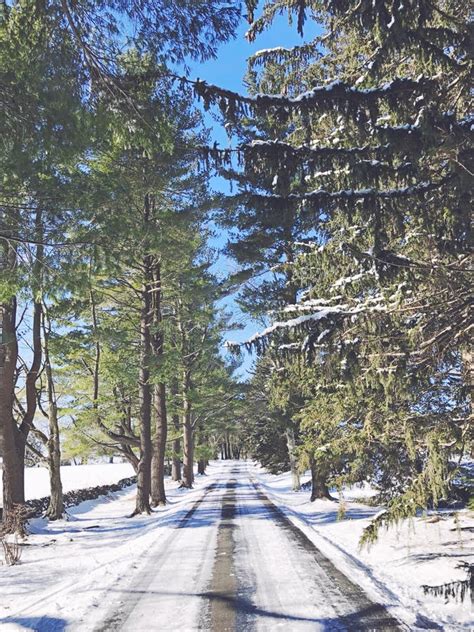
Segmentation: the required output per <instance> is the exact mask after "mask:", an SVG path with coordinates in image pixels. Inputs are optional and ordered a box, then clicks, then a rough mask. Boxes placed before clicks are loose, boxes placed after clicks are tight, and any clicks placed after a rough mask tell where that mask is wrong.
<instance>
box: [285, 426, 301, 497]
mask: <svg viewBox="0 0 474 632" xmlns="http://www.w3.org/2000/svg"><path fill="white" fill-rule="evenodd" d="M286 444H287V447H288V456H289V458H290V468H291V486H292V489H293V491H294V492H297V491H299V490H300V489H301V481H300V473H299V470H298V460H297V458H296V441H295V432H294V430H293V428H288V429H287V431H286Z"/></svg>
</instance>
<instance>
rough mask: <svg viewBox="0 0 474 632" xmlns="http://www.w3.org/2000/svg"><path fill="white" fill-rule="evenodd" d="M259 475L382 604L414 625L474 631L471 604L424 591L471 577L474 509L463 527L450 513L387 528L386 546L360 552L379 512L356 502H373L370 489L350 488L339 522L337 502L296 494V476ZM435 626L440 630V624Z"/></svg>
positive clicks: (463, 515)
mask: <svg viewBox="0 0 474 632" xmlns="http://www.w3.org/2000/svg"><path fill="white" fill-rule="evenodd" d="M254 477H255V479H256V480H257V481H258V482H259V483H260V485H261V486H262V487H263V489H264V490H265V493H266V494H267V495H268V496H269V497H270V498H271V499H272V500H273V502H274V503H275V504H277V505H278V506H279V507H280V508H281V509H282V510H283V511H284V512H285V514H286V515H287V516H288V517H289V518H290V520H291V521H292V522H293V523H294V524H296V525H297V526H298V527H300V528H301V530H302V531H304V533H305V534H306V535H307V536H308V537H309V538H310V539H311V540H312V541H313V542H314V544H315V545H316V546H317V547H318V548H319V549H320V550H321V551H322V552H323V553H324V554H325V555H326V556H327V557H329V558H330V559H331V560H332V561H333V562H334V563H335V564H336V566H338V567H339V569H340V570H342V571H343V572H345V574H346V575H348V576H349V577H351V578H352V579H356V580H357V581H358V582H359V583H360V585H362V586H363V587H364V588H365V589H366V591H367V592H368V593H369V594H372V595H374V597H376V598H378V599H379V601H380V602H382V603H384V602H385V603H388V602H389V601H391V602H393V601H394V599H395V601H396V602H398V604H399V607H400V612H402V611H405V614H403V613H402V615H403V619H404V620H405V621H407V619H408V622H409V623H410V624H411V625H412V626H417V627H418V626H419V627H421V628H423V627H425V626H428V629H439V630H453V631H454V630H471V631H472V630H474V617H473V611H472V607H471V604H470V603H467V602H466V601H465V603H464V604H459V603H453V602H450V603H447V604H446V603H445V602H444V599H443V598H442V597H432V596H428V595H425V594H424V592H423V590H422V588H421V586H422V585H424V584H425V585H439V584H443V583H445V582H450V581H455V580H459V579H466V572H465V571H464V570H461V569H457V568H456V566H457V564H458V563H459V562H460V561H467V562H471V563H474V512H472V511H471V512H469V511H467V510H463V511H460V512H458V514H457V524H456V522H455V518H454V515H453V514H452V513H449V512H446V513H445V514H441V519H440V520H438V519H437V518H434V517H433V516H428V517H426V518H423V517H419V518H414V519H413V520H406V521H403V522H402V523H400V524H399V525H398V526H396V527H392V528H390V529H389V530H388V531H382V532H381V537H380V542H379V543H377V544H375V545H373V546H372V547H371V548H370V549H368V550H367V549H364V550H362V551H361V550H359V545H358V543H359V539H360V536H361V534H362V531H363V529H364V527H366V526H367V525H368V524H369V522H370V519H371V518H372V517H373V516H375V515H376V514H377V513H378V511H379V509H377V508H374V507H369V506H367V505H363V504H361V503H360V502H357V501H358V500H360V499H361V498H363V497H367V496H368V495H369V494H370V489H367V488H366V489H359V488H354V489H351V490H346V492H345V493H344V501H345V504H346V507H347V511H346V514H345V518H344V519H343V520H339V521H338V519H337V514H338V503H337V502H332V501H330V500H317V501H315V502H312V503H311V502H310V501H309V496H310V492H309V491H300V492H293V491H291V478H290V475H289V474H282V475H280V476H273V475H271V474H268V473H265V471H264V470H263V469H261V468H255V470H254ZM302 480H303V481H305V480H307V478H306V477H303V478H302ZM335 496H337V494H335ZM468 600H469V598H468ZM400 612H399V613H398V614H400ZM429 622H431V623H429ZM433 622H436V623H437V624H438V626H439V627H438V628H435V627H433V625H432V624H433ZM425 629H426V627H425Z"/></svg>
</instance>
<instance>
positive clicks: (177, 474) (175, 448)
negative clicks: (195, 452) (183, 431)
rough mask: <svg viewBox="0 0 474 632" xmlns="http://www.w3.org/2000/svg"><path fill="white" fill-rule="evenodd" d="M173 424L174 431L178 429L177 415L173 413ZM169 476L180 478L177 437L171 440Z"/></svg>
mask: <svg viewBox="0 0 474 632" xmlns="http://www.w3.org/2000/svg"><path fill="white" fill-rule="evenodd" d="M173 426H174V429H175V432H179V431H180V427H179V416H178V415H173ZM171 478H172V480H173V481H180V480H181V440H180V439H179V438H178V439H175V440H174V441H173V462H172V465H171Z"/></svg>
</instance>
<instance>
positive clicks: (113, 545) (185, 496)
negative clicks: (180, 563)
mask: <svg viewBox="0 0 474 632" xmlns="http://www.w3.org/2000/svg"><path fill="white" fill-rule="evenodd" d="M91 467H93V466H91ZM105 467H110V466H109V465H107V466H106V465H103V466H99V467H98V468H97V470H92V471H93V472H95V471H97V472H101V471H102V472H103V471H104V470H105ZM71 469H72V468H71ZM74 469H75V470H77V471H78V472H80V471H81V469H82V468H80V467H78V466H77V467H75V468H74ZM221 469H222V464H220V463H211V465H210V466H209V470H208V472H209V475H208V476H205V477H197V479H196V484H195V489H193V490H180V489H178V483H174V482H172V481H170V480H167V481H166V487H167V493H168V500H169V503H168V505H167V506H166V507H162V508H159V509H157V510H155V511H154V512H153V514H152V515H150V516H138V517H135V518H133V519H129V518H127V516H128V515H129V514H130V513H131V512H132V511H133V508H134V496H135V489H134V488H129V489H125V490H123V491H121V492H118V493H115V494H110V495H109V496H107V497H102V498H99V499H97V500H92V501H86V502H83V503H81V504H80V505H78V506H77V507H72V508H70V509H68V513H69V519H68V520H61V521H57V522H50V523H48V522H47V521H46V520H43V519H35V520H32V521H31V523H30V532H31V535H30V536H29V537H28V539H27V541H26V543H25V544H26V545H25V546H24V547H22V548H23V551H22V557H21V563H20V564H19V565H17V566H12V567H6V566H0V595H1V598H0V628H1V630H2V632H3V630H5V631H11V630H15V631H17V630H25V629H28V630H41V631H45V632H46V631H47V632H59V631H61V632H62V631H63V630H65V629H67V630H81V631H83V630H93V629H94V626H95V625H96V624H97V623H98V622H99V621H101V619H102V618H103V616H104V612H106V611H107V608H108V605H109V603H110V596H109V595H108V592H109V591H110V592H111V593H112V594H113V593H114V589H115V587H116V586H117V583H118V582H120V581H121V580H122V581H124V579H126V578H127V577H132V574H133V572H134V571H133V569H134V568H137V567H139V566H140V564H139V563H137V564H135V562H137V560H138V561H139V562H140V561H143V560H141V556H145V555H148V553H149V551H151V550H153V549H154V547H159V546H163V545H164V544H166V541H167V539H168V537H170V535H171V534H172V532H173V531H174V529H175V528H176V525H177V524H178V523H179V521H180V520H182V519H183V517H184V516H185V515H186V514H187V512H188V511H189V510H190V508H191V507H192V505H193V504H194V503H195V502H196V500H198V499H199V498H200V497H201V496H202V495H203V493H204V488H205V487H207V486H208V485H210V484H211V483H212V482H214V481H215V480H216V479H218V478H219V473H220V471H221ZM111 470H115V471H116V472H118V471H119V470H120V468H116V467H115V468H114V467H113V466H112V467H111ZM107 471H108V470H107ZM122 475H123V470H121V471H120V474H119V475H118V476H119V478H120V477H123V476H122ZM115 479H116V477H115V478H114V480H115ZM84 480H89V481H91V482H92V478H91V477H90V472H89V473H87V474H86V473H84V478H82V479H81V481H84ZM94 480H95V481H97V482H96V484H97V483H100V482H103V480H104V479H103V478H101V479H100V481H99V480H98V479H94ZM211 559H212V556H211Z"/></svg>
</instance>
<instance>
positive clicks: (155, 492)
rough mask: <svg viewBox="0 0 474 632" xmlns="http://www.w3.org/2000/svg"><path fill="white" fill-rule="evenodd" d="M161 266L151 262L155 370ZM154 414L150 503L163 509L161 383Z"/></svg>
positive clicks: (159, 352)
mask: <svg viewBox="0 0 474 632" xmlns="http://www.w3.org/2000/svg"><path fill="white" fill-rule="evenodd" d="M161 296H162V287H161V265H160V262H159V261H158V260H157V259H156V257H155V258H154V262H153V294H152V312H153V333H152V337H151V343H152V353H153V356H154V358H155V360H156V367H157V368H159V362H160V359H161V357H162V356H163V351H164V340H163V331H162V328H161V321H162V315H161ZM153 400H154V410H155V420H156V425H155V437H154V441H153V459H152V466H151V500H152V505H153V506H154V507H158V506H159V505H166V492H165V457H166V440H167V437H168V420H167V415H166V387H165V384H164V382H159V383H158V384H155V386H154V390H153Z"/></svg>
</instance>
